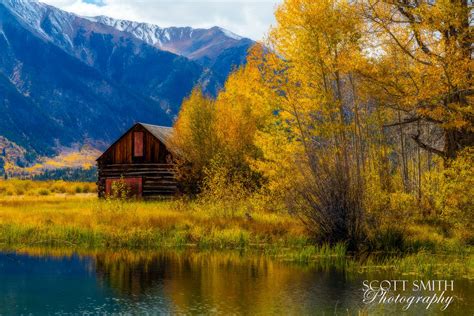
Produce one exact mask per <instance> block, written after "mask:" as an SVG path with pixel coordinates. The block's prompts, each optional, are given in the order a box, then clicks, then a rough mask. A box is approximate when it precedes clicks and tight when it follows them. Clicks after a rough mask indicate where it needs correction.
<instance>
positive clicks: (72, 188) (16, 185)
mask: <svg viewBox="0 0 474 316" xmlns="http://www.w3.org/2000/svg"><path fill="white" fill-rule="evenodd" d="M95 192H96V185H95V183H91V182H66V181H61V180H59V181H58V180H56V181H32V180H18V179H11V180H0V197H4V196H24V195H26V196H47V195H50V194H68V195H74V194H78V193H95Z"/></svg>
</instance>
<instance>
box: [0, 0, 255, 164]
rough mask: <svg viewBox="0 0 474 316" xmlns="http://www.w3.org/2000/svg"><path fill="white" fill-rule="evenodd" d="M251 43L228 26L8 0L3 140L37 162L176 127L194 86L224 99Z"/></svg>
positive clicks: (2, 39) (0, 26)
mask: <svg viewBox="0 0 474 316" xmlns="http://www.w3.org/2000/svg"><path fill="white" fill-rule="evenodd" d="M250 45H252V41H251V40H249V39H245V38H241V37H239V36H237V35H235V34H232V33H230V32H229V31H226V30H224V29H221V28H218V27H214V28H211V29H207V30H206V29H192V28H159V27H158V26H155V25H150V24H145V23H137V22H131V21H122V20H114V19H111V18H107V17H95V18H90V17H89V18H85V17H80V16H77V15H74V14H72V13H68V12H65V11H62V10H59V9H57V8H55V7H52V6H49V5H46V4H43V3H40V2H37V1H31V0H0V51H1V54H0V113H2V114H3V115H2V116H0V136H3V137H4V138H5V139H8V141H9V142H12V143H14V144H16V145H18V146H21V147H22V148H24V149H26V152H28V153H30V156H31V157H35V156H37V155H54V154H57V153H58V150H59V148H64V147H68V146H73V145H74V144H78V143H79V144H81V143H89V144H92V145H93V146H95V147H97V148H103V147H105V146H106V144H108V143H110V142H111V141H112V140H114V138H116V137H118V136H119V135H120V133H122V132H123V131H124V130H125V129H126V128H128V127H129V126H130V125H131V124H132V123H134V122H136V121H145V122H149V123H154V124H164V125H170V124H171V123H172V120H173V118H174V117H175V115H176V114H177V112H178V111H179V106H180V104H181V101H182V100H183V98H185V97H186V96H187V95H188V94H189V92H190V91H191V89H192V88H193V87H194V86H195V85H197V84H200V85H201V86H203V87H204V89H205V90H206V91H207V92H208V93H209V94H215V93H216V92H217V90H218V89H219V88H220V87H222V84H223V82H224V81H225V79H226V78H227V76H228V74H229V72H230V71H231V69H232V68H233V67H237V66H239V65H241V64H242V63H243V62H244V61H245V56H246V52H247V49H248V48H249V47H250ZM1 155H2V153H0V157H1ZM32 159H33V158H32Z"/></svg>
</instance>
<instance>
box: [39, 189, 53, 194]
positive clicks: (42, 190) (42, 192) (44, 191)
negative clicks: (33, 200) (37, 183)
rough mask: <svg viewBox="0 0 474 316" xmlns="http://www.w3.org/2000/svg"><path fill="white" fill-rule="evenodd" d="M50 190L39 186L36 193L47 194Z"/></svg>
mask: <svg viewBox="0 0 474 316" xmlns="http://www.w3.org/2000/svg"><path fill="white" fill-rule="evenodd" d="M50 193H51V192H50V191H49V190H48V189H46V188H41V189H39V190H38V195H49V194H50Z"/></svg>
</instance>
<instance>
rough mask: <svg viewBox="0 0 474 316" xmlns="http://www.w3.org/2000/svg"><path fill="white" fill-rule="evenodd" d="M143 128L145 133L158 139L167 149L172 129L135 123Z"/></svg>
mask: <svg viewBox="0 0 474 316" xmlns="http://www.w3.org/2000/svg"><path fill="white" fill-rule="evenodd" d="M137 124H140V125H141V126H143V127H144V128H145V129H146V130H147V131H149V132H150V133H151V134H152V135H153V136H155V137H156V138H158V139H159V140H160V141H161V142H162V143H163V144H165V145H166V147H169V142H170V139H171V135H172V133H173V128H172V127H167V126H159V125H151V124H145V123H137Z"/></svg>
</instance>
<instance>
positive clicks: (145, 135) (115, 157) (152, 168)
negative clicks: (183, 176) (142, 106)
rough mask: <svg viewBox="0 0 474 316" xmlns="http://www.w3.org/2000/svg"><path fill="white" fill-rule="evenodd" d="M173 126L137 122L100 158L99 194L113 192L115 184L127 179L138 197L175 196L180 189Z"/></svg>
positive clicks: (104, 195) (107, 194)
mask: <svg viewBox="0 0 474 316" xmlns="http://www.w3.org/2000/svg"><path fill="white" fill-rule="evenodd" d="M171 133H172V128H171V127H164V126H157V125H150V124H144V123H136V124H135V125H133V126H132V127H131V128H130V129H129V130H128V131H127V132H125V134H123V135H122V136H121V137H120V138H119V139H118V140H117V141H115V142H114V143H113V144H112V145H111V146H110V147H109V148H108V149H107V150H106V151H105V152H104V153H103V154H102V155H101V156H100V157H99V158H97V171H98V180H97V189H98V190H97V191H98V195H99V197H106V196H109V195H111V194H112V188H113V184H114V182H116V181H120V180H121V179H123V181H124V182H125V184H126V185H127V187H128V191H129V195H130V196H134V197H137V198H153V197H160V196H171V195H174V194H175V193H176V191H177V183H176V180H175V176H174V171H173V165H172V157H173V154H172V151H171V150H170V149H169V140H170V136H171Z"/></svg>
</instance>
